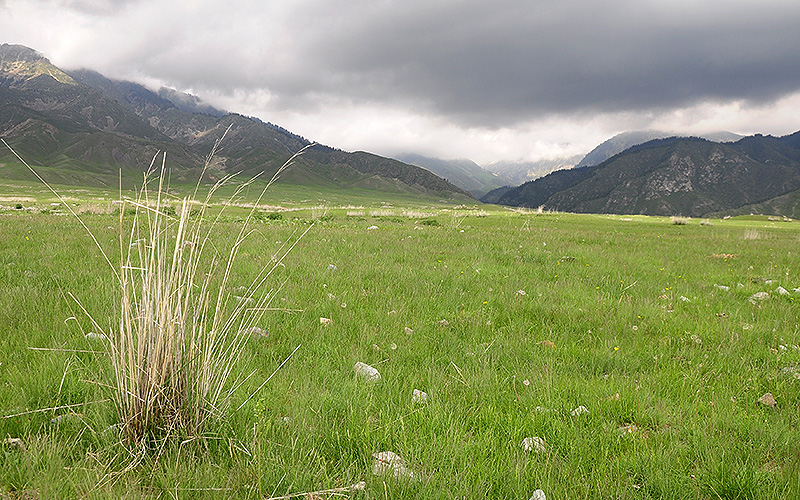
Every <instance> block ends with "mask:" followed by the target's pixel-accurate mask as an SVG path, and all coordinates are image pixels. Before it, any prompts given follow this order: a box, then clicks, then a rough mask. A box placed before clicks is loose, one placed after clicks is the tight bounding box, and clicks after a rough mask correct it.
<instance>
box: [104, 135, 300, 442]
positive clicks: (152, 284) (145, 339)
mask: <svg viewBox="0 0 800 500" xmlns="http://www.w3.org/2000/svg"><path fill="white" fill-rule="evenodd" d="M304 149H305V148H304ZM215 150H216V148H215ZM302 151H303V150H301V151H300V152H298V153H297V154H295V155H294V156H292V158H290V159H289V160H288V161H287V162H286V163H285V164H284V165H283V166H282V167H281V168H280V169H279V170H278V172H276V174H275V176H273V178H272V180H270V182H269V183H267V186H266V188H265V189H264V191H262V192H261V195H260V196H259V198H258V200H257V201H256V203H255V204H254V205H253V208H252V209H251V212H250V216H252V214H253V213H254V211H255V207H256V206H258V205H259V203H260V201H261V199H262V197H263V196H264V193H265V192H266V189H267V188H268V187H269V186H270V185H271V184H272V182H274V180H275V179H276V178H277V176H278V175H279V174H280V172H282V171H283V170H284V169H285V168H287V167H288V166H289V164H290V163H291V162H292V161H293V160H294V159H295V158H296V157H297V155H298V154H300V153H302ZM213 155H214V151H212V153H211V155H209V158H208V160H207V162H206V167H207V166H208V164H210V162H211V158H212V157H213ZM151 170H152V169H151ZM204 172H205V169H204ZM164 173H165V170H164V167H163V160H162V167H161V173H160V175H159V176H158V190H157V191H156V192H155V193H154V194H153V195H151V194H150V191H149V189H148V188H147V180H146V181H145V184H144V186H143V189H142V190H141V194H140V196H139V199H137V200H136V201H132V202H130V201H129V202H126V203H129V204H131V205H132V206H133V208H134V210H135V214H134V215H133V216H132V220H131V222H130V223H129V225H130V229H129V231H128V232H127V239H126V238H124V237H123V231H122V230H121V231H120V255H121V261H120V265H119V269H120V273H119V274H120V292H121V294H120V295H121V304H120V305H121V308H120V316H119V324H118V328H117V332H115V333H114V334H112V335H110V338H111V342H110V344H109V345H110V353H111V360H112V364H113V371H114V384H113V386H114V389H115V393H116V397H115V401H116V405H117V412H118V414H119V417H120V421H121V424H122V430H123V432H124V435H125V436H126V437H127V438H128V439H129V440H130V441H135V442H140V441H142V440H143V439H145V438H154V437H155V438H166V437H169V436H173V435H181V436H183V437H186V436H198V435H201V434H202V432H203V430H204V428H205V426H206V424H207V422H208V421H209V419H211V418H215V417H220V416H222V415H223V414H224V412H225V410H226V409H227V408H228V407H229V405H230V402H231V397H232V396H233V394H234V392H235V391H236V390H237V389H238V388H239V387H240V386H241V385H242V383H243V382H244V381H245V380H247V378H249V377H250V376H251V375H252V373H251V374H245V373H243V372H242V371H241V370H240V369H238V368H237V367H240V366H242V363H241V358H242V352H243V348H244V345H245V342H246V340H247V339H248V338H249V337H250V334H249V330H250V329H251V327H252V326H254V324H255V323H257V322H258V321H259V320H260V318H261V317H262V315H263V314H264V312H265V311H266V310H267V308H268V306H269V302H270V301H271V299H272V296H273V292H274V290H270V291H265V290H264V288H265V283H266V282H267V279H268V278H269V276H270V275H271V274H272V272H273V271H274V270H275V269H276V268H277V266H278V265H280V264H281V262H282V260H283V258H285V256H286V255H287V254H288V252H289V251H291V249H292V248H293V247H294V244H296V242H297V241H298V240H299V238H298V239H297V240H295V243H294V244H289V245H286V246H284V247H283V250H284V251H283V253H282V254H281V257H280V258H279V259H278V261H277V262H273V263H272V264H271V265H270V266H268V267H265V268H263V269H262V271H261V272H260V273H259V275H258V276H257V277H256V279H255V280H254V282H253V283H251V285H250V286H249V287H248V289H247V292H246V293H245V300H241V298H239V300H234V301H231V300H232V296H231V295H230V294H229V293H228V290H229V286H228V283H229V280H230V276H231V270H232V268H233V265H234V263H235V261H236V258H237V255H238V251H239V248H240V245H241V244H242V242H243V241H244V240H245V239H246V238H247V236H248V235H249V234H250V230H249V229H248V223H247V222H245V223H244V224H242V225H241V227H240V229H239V231H238V235H237V237H236V239H235V240H234V241H232V242H231V243H230V246H229V248H227V249H226V250H223V251H221V250H220V249H219V248H218V247H216V246H215V244H214V243H212V241H213V236H214V232H215V229H216V228H217V226H218V222H219V218H220V216H221V215H222V211H220V212H219V214H218V215H216V216H215V217H213V218H209V217H208V216H209V214H208V208H209V206H210V200H211V197H212V196H213V195H214V193H215V192H216V191H217V189H218V188H219V187H221V186H222V185H223V184H225V183H226V182H228V180H229V178H224V179H222V180H220V181H219V182H217V183H216V185H214V187H213V188H212V189H211V190H210V191H209V193H208V195H207V197H206V199H205V201H203V202H202V203H200V204H199V209H198V208H197V207H198V205H197V204H195V203H193V201H192V199H191V198H185V199H183V200H182V201H181V203H180V205H179V208H178V210H177V211H176V215H175V216H174V217H172V216H169V215H167V214H166V213H164V211H163V210H161V207H162V206H163V204H164V199H163V197H164V195H163V193H164V185H163V182H164ZM249 182H252V180H251V181H249ZM249 182H247V183H244V184H243V185H241V186H239V188H238V189H237V190H236V192H235V193H234V194H233V195H232V196H231V200H233V199H234V198H236V197H237V196H238V195H239V194H241V192H242V191H243V190H244V189H245V188H246V187H247V185H248V184H249ZM196 193H197V190H195V194H196ZM229 201H230V200H229ZM193 210H197V213H195V214H192V211H193ZM223 210H224V208H223ZM125 213H126V210H125V208H124V207H123V210H121V211H120V221H119V223H120V227H121V228H122V227H124V225H125V220H124V214H125ZM209 219H210V220H209ZM207 220H209V222H207ZM250 220H251V217H247V219H246V221H250ZM306 231H307V230H306ZM303 234H305V233H303ZM300 237H302V235H300ZM256 295H258V298H256Z"/></svg>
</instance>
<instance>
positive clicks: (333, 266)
mask: <svg viewBox="0 0 800 500" xmlns="http://www.w3.org/2000/svg"><path fill="white" fill-rule="evenodd" d="M337 269H339V268H338V267H336V265H335V264H328V270H329V271H335V270H337Z"/></svg>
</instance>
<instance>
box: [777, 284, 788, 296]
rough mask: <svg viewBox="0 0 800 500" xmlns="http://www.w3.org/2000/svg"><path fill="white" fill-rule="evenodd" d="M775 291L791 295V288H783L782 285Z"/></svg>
mask: <svg viewBox="0 0 800 500" xmlns="http://www.w3.org/2000/svg"><path fill="white" fill-rule="evenodd" d="M775 291H776V292H778V293H779V294H781V295H790V294H789V290H787V289H785V288H783V287H782V286H779V287H778V288H776V289H775Z"/></svg>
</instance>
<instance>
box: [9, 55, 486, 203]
mask: <svg viewBox="0 0 800 500" xmlns="http://www.w3.org/2000/svg"><path fill="white" fill-rule="evenodd" d="M226 130H227V131H228V133H227V135H226V136H225V141H224V144H223V149H222V150H221V151H220V152H219V153H218V154H217V156H216V157H215V161H216V164H215V166H214V169H212V172H211V175H210V176H209V178H208V180H209V181H211V180H213V179H214V178H216V177H219V176H220V175H222V174H224V173H237V172H243V173H244V174H246V175H248V176H253V175H257V174H259V173H262V172H264V173H266V174H267V175H271V174H272V173H273V172H274V171H275V170H277V169H278V168H279V167H280V166H281V165H282V164H283V163H284V162H285V161H286V160H287V159H288V158H289V157H291V156H292V155H293V154H294V153H295V152H297V151H298V150H300V149H302V148H303V147H305V146H307V145H309V144H311V142H310V141H308V140H307V139H305V138H303V137H300V136H298V135H296V134H292V133H291V132H289V131H287V130H285V129H283V128H282V127H280V126H277V125H273V124H270V123H265V122H263V121H261V120H258V119H256V118H250V117H246V116H242V115H239V114H235V113H227V112H224V111H221V110H218V109H215V108H213V107H212V106H210V105H208V104H206V103H203V102H202V101H200V100H199V99H198V98H196V97H194V96H190V95H188V94H183V93H180V92H177V91H175V90H171V89H161V90H160V91H158V92H154V91H152V90H150V89H148V88H146V87H144V86H142V85H139V84H137V83H133V82H125V81H116V80H111V79H108V78H106V77H104V76H103V75H101V74H99V73H96V72H94V71H89V70H77V71H69V72H67V71H63V70H61V69H59V68H57V67H55V66H54V65H52V64H51V63H50V61H48V60H47V59H46V58H45V57H44V56H43V55H41V54H39V53H37V52H36V51H34V50H32V49H29V48H27V47H23V46H19V45H8V44H3V45H2V46H0V135H2V136H3V137H4V138H6V140H7V141H8V142H9V143H10V144H12V146H14V147H15V148H16V149H17V150H18V152H19V153H20V154H22V155H23V156H24V157H26V158H28V159H29V160H30V161H31V162H33V163H36V164H39V165H47V166H48V167H57V168H59V169H64V170H70V171H74V173H76V174H80V173H81V172H87V173H89V172H92V173H101V174H109V175H110V174H117V173H118V172H119V171H120V170H121V171H122V173H123V177H125V179H128V180H135V179H140V178H141V172H142V171H144V170H146V169H147V168H148V167H149V165H150V163H151V161H152V159H153V157H154V155H155V154H156V153H157V152H159V151H164V152H166V153H167V161H168V167H169V168H170V169H171V171H172V172H173V177H172V178H173V180H176V181H190V180H192V179H196V178H197V176H198V175H199V172H200V167H202V165H203V161H204V158H205V157H206V156H207V155H208V153H209V152H210V151H211V149H212V148H213V146H214V144H215V143H216V142H217V141H218V140H219V139H220V138H221V137H222V136H223V134H225V132H226ZM6 160H7V161H13V160H12V155H11V153H10V152H9V151H0V161H6ZM283 180H284V182H294V183H297V184H300V185H305V184H310V185H321V186H328V187H332V188H336V189H348V188H350V187H354V186H356V187H359V188H361V189H372V190H377V191H385V192H391V193H419V194H421V195H426V196H435V197H438V198H445V199H450V198H453V199H457V200H469V199H472V196H471V195H470V194H469V193H468V192H467V191H465V190H462V189H460V188H458V187H456V186H454V185H452V184H451V183H449V182H447V181H444V180H443V179H441V178H439V177H437V176H435V175H433V174H431V173H430V172H429V171H427V170H425V169H422V168H420V167H416V166H412V165H407V164H405V163H402V162H399V161H396V160H390V159H387V158H382V157H380V156H377V155H372V154H368V153H345V152H342V151H339V150H336V149H334V148H328V147H325V146H314V147H313V148H312V150H308V151H307V152H306V154H304V155H303V156H302V158H301V159H300V160H299V161H298V162H297V163H296V164H295V165H294V166H293V167H292V169H290V172H287V174H286V175H285V176H283Z"/></svg>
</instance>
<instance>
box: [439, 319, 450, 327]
mask: <svg viewBox="0 0 800 500" xmlns="http://www.w3.org/2000/svg"><path fill="white" fill-rule="evenodd" d="M449 324H450V322H449V321H447V320H446V319H443V320H441V321H439V322H438V323H437V325H439V326H447V325H449Z"/></svg>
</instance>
